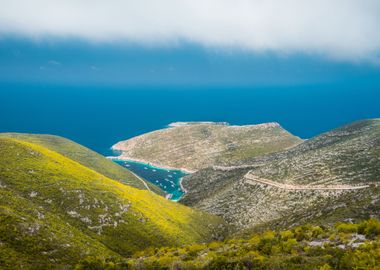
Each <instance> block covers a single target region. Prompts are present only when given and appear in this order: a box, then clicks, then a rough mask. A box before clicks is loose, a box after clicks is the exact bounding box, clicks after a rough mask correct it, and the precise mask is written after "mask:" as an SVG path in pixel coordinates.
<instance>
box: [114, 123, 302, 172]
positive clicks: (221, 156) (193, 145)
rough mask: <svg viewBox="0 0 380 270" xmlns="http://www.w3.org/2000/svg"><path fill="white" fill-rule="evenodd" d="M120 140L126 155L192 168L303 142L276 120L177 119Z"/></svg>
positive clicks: (127, 156)
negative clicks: (240, 123) (239, 123)
mask: <svg viewBox="0 0 380 270" xmlns="http://www.w3.org/2000/svg"><path fill="white" fill-rule="evenodd" d="M170 126H171V127H170V128H165V129H161V130H157V131H153V132H150V133H147V134H143V135H141V136H137V137H134V138H132V139H129V140H126V141H121V142H119V143H117V144H115V145H114V146H113V147H112V148H113V149H114V150H119V151H121V152H122V155H121V157H124V158H126V159H137V160H144V161H146V162H149V163H154V164H157V165H161V166H166V167H174V168H184V169H187V170H190V171H197V170H199V169H203V168H207V167H210V166H213V165H224V164H228V163H231V162H237V161H239V160H244V159H248V158H252V157H256V156H260V155H264V154H268V153H273V152H277V151H280V150H283V149H286V148H289V147H292V146H295V145H297V144H299V143H300V142H302V140H301V139H300V138H298V137H295V136H293V135H292V134H290V133H289V132H287V131H286V130H284V129H283V128H282V127H281V126H280V125H279V124H277V123H266V124H259V125H248V126H229V125H227V124H226V123H210V122H200V123H197V122H190V123H183V122H181V123H174V124H171V125H170Z"/></svg>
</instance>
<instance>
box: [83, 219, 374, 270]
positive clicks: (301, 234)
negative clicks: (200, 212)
mask: <svg viewBox="0 0 380 270" xmlns="http://www.w3.org/2000/svg"><path fill="white" fill-rule="evenodd" d="M95 267H99V268H95ZM77 269H139V270H144V269H157V270H158V269H176V270H181V269H182V270H185V269H204V270H251V269H273V270H276V269H279V270H280V269H281V270H283V269H319V270H328V269H362V270H364V269H380V221H378V220H374V219H370V220H367V221H363V222H360V223H357V224H352V223H337V224H336V225H335V226H334V227H330V228H326V227H324V226H312V225H303V226H298V227H293V228H291V229H288V230H283V231H269V230H268V231H265V232H263V233H260V234H254V235H251V236H250V237H249V238H240V239H228V240H225V241H224V242H218V241H214V242H210V243H208V244H193V245H190V246H182V247H180V248H173V247H162V248H149V249H147V250H144V251H140V252H137V253H135V254H134V255H133V256H132V257H131V258H129V259H123V260H108V261H102V260H99V259H98V258H87V259H85V260H83V261H82V262H80V263H79V264H78V265H77Z"/></svg>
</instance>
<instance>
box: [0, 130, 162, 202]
mask: <svg viewBox="0 0 380 270" xmlns="http://www.w3.org/2000/svg"><path fill="white" fill-rule="evenodd" d="M0 138H14V139H17V140H20V141H25V142H30V143H34V144H38V145H41V146H44V147H46V148H48V149H50V150H52V151H55V152H57V153H59V154H61V155H63V156H65V157H68V158H69V159H72V160H74V161H76V162H78V163H80V164H82V165H84V166H86V167H88V168H90V169H92V170H94V171H96V172H98V173H101V174H103V175H104V176H107V177H109V178H111V179H114V180H118V181H120V182H122V183H125V184H127V185H129V186H132V187H135V188H139V189H146V187H145V185H144V184H143V183H142V182H141V180H140V179H138V178H137V177H136V176H135V175H133V174H132V173H131V172H130V171H128V170H127V169H125V168H124V167H122V166H120V165H118V164H116V163H115V162H112V161H111V160H109V159H107V158H105V157H103V156H102V155H100V154H98V153H96V152H94V151H92V150H90V149H88V148H86V147H84V146H82V145H80V144H77V143H75V142H73V141H71V140H68V139H66V138H62V137H59V136H53V135H41V134H24V133H0ZM145 183H146V184H147V185H148V186H149V188H150V189H151V190H152V191H154V192H155V193H157V194H160V195H165V192H164V191H162V190H161V189H160V188H158V187H157V186H155V185H153V184H151V183H149V182H148V181H145Z"/></svg>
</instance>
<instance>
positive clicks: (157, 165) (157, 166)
mask: <svg viewBox="0 0 380 270" xmlns="http://www.w3.org/2000/svg"><path fill="white" fill-rule="evenodd" d="M106 158H108V159H117V160H121V161H132V162H137V163H142V164H145V165H149V166H151V167H155V168H157V169H164V170H178V171H183V172H185V173H187V174H192V173H195V172H196V171H192V170H189V169H187V168H176V167H170V166H165V165H161V164H159V163H154V162H150V161H147V160H144V159H139V158H131V157H126V156H123V155H120V156H114V157H113V156H109V157H106Z"/></svg>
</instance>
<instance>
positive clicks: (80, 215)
mask: <svg viewBox="0 0 380 270" xmlns="http://www.w3.org/2000/svg"><path fill="white" fill-rule="evenodd" d="M0 193H1V196H0V221H1V222H0V243H1V245H0V258H1V259H0V268H2V269H3V268H5V269H15V268H22V269H51V268H58V269H67V268H69V269H70V268H72V267H73V266H74V265H75V264H76V263H77V262H78V261H79V260H80V259H81V258H83V257H85V256H100V257H102V258H106V257H108V256H113V257H115V258H121V257H122V256H127V255H130V254H132V253H133V252H135V251H137V250H141V249H143V248H147V247H149V246H163V245H167V246H178V245H183V244H190V243H194V242H204V241H208V240H211V239H213V238H214V237H218V236H220V234H221V233H223V228H224V227H223V222H222V221H221V220H220V218H217V217H215V216H211V215H209V214H205V213H202V212H199V211H196V210H193V209H190V208H188V207H185V206H182V205H180V204H177V203H174V202H171V201H168V200H166V199H164V198H162V197H161V196H158V195H156V194H154V193H152V192H150V191H147V190H139V189H136V188H133V187H130V186H127V185H125V184H122V183H120V182H118V181H115V180H112V179H110V178H108V177H106V176H104V175H102V174H100V173H98V172H96V171H94V170H91V169H89V168H87V167H85V166H83V165H81V164H79V163H78V162H76V161H73V160H71V159H69V158H67V157H65V156H63V155H61V154H59V153H57V152H54V151H51V150H49V149H47V148H45V147H44V146H41V145H37V144H33V143H29V142H24V141H19V140H16V139H10V138H0ZM53 266H54V267H53Z"/></svg>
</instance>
